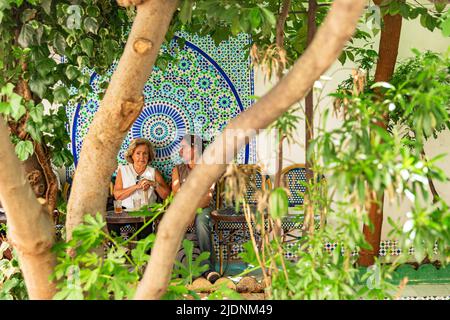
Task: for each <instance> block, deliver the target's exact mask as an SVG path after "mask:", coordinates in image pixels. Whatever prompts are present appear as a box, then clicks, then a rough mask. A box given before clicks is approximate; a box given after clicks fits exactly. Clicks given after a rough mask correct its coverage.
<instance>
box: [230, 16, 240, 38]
mask: <svg viewBox="0 0 450 320" xmlns="http://www.w3.org/2000/svg"><path fill="white" fill-rule="evenodd" d="M239 32H241V25H240V23H239V15H235V16H234V17H233V21H232V22H231V34H232V35H233V36H237V35H238V33H239Z"/></svg>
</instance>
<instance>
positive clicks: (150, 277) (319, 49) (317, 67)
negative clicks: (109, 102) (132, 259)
mask: <svg viewBox="0 0 450 320" xmlns="http://www.w3.org/2000/svg"><path fill="white" fill-rule="evenodd" d="M364 5H365V1H364V0H336V1H334V2H333V4H332V7H331V10H330V12H329V14H328V17H327V18H326V20H325V22H324V24H323V26H322V27H321V28H320V30H319V32H318V33H317V35H316V37H315V39H314V41H313V42H312V43H311V45H310V46H309V48H308V49H307V50H306V51H305V53H304V54H303V56H302V57H301V58H300V59H299V60H298V61H297V62H296V63H295V64H294V66H293V67H292V70H291V71H290V72H289V74H287V75H286V76H285V77H284V78H283V79H282V80H281V81H280V82H279V83H278V84H277V85H276V86H275V87H274V88H273V89H272V90H270V91H269V92H268V93H267V94H266V95H265V96H264V97H262V98H261V99H260V100H258V102H256V103H255V104H254V105H253V106H252V107H250V108H249V109H248V110H246V111H244V112H243V113H241V114H240V115H239V116H237V117H236V118H234V119H233V120H231V121H230V123H229V124H228V126H227V127H226V130H241V131H240V132H239V134H237V143H236V144H235V140H234V139H226V140H225V135H226V132H224V133H222V134H221V135H219V136H218V137H217V138H216V140H215V142H214V143H213V144H211V145H210V146H209V147H208V148H207V149H206V151H205V153H204V155H203V157H202V160H203V161H204V163H200V164H198V165H197V166H196V167H195V168H194V170H193V171H192V172H191V174H190V175H189V177H188V179H187V181H186V182H185V187H184V188H183V189H181V190H180V192H178V193H177V194H176V196H175V198H174V201H173V203H172V205H171V206H170V207H169V209H168V210H167V212H166V213H165V214H164V217H163V219H162V221H161V223H160V225H159V229H158V234H157V237H156V242H155V245H154V248H153V251H152V255H151V257H150V261H149V264H148V266H147V269H146V271H145V274H144V278H143V279H142V281H141V282H140V283H139V286H138V288H137V291H136V295H135V298H136V299H159V298H161V296H162V295H163V294H164V292H165V291H166V288H167V285H168V282H169V280H170V275H171V271H172V267H173V262H174V258H175V255H176V252H177V249H178V248H179V246H180V243H181V239H182V238H183V235H184V232H185V230H186V228H187V227H188V225H189V223H190V222H191V221H192V219H193V217H194V215H195V211H196V209H197V207H198V204H199V203H200V200H201V197H202V195H203V194H204V193H205V192H206V191H207V190H208V188H209V187H210V186H211V185H212V184H213V183H214V182H215V181H216V180H217V179H218V178H219V177H220V175H221V174H222V173H223V171H224V170H225V168H226V165H225V164H222V163H223V161H222V160H223V159H222V156H223V148H224V146H225V147H226V150H234V151H235V153H236V150H240V148H241V147H242V146H243V145H244V144H245V141H246V138H248V137H253V136H254V135H255V134H256V132H257V130H258V129H262V128H265V127H267V126H268V125H269V124H270V123H272V122H273V121H274V120H276V119H277V118H278V117H279V116H281V115H282V114H283V113H284V112H286V111H287V110H288V109H289V108H290V107H291V106H292V105H293V104H294V103H295V102H296V101H298V100H300V99H302V98H303V97H304V96H305V94H306V93H307V92H308V90H310V88H311V87H312V85H313V83H314V81H315V80H316V79H318V78H319V77H320V75H321V74H322V73H323V72H325V71H326V70H327V69H328V68H329V67H330V66H331V64H332V63H333V62H334V61H335V60H336V59H337V58H338V56H339V54H340V52H341V51H342V48H343V47H344V45H345V43H346V42H347V41H348V40H349V39H350V37H351V36H352V34H353V32H354V31H355V27H356V24H357V22H358V19H359V16H360V14H361V13H362V10H363V8H364ZM216 158H217V159H216ZM232 158H233V155H232V154H229V153H227V159H226V160H227V161H230V160H231V159H232ZM216 160H219V161H216Z"/></svg>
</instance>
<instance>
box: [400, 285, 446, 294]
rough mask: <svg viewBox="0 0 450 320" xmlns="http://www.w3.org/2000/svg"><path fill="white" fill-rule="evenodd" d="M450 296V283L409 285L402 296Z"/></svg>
mask: <svg viewBox="0 0 450 320" xmlns="http://www.w3.org/2000/svg"><path fill="white" fill-rule="evenodd" d="M426 296H441V297H450V284H417V285H409V286H406V288H405V289H404V290H403V293H402V297H426Z"/></svg>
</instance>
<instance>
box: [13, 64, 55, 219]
mask: <svg viewBox="0 0 450 320" xmlns="http://www.w3.org/2000/svg"><path fill="white" fill-rule="evenodd" d="M22 70H23V71H24V72H25V71H26V70H27V65H26V64H25V63H22ZM15 91H16V93H17V94H19V95H20V96H21V97H22V98H23V99H24V100H25V101H30V100H32V99H33V96H32V93H31V90H30V86H29V85H28V82H27V81H25V80H23V79H20V80H19V81H18V83H17V86H16V88H15ZM28 117H29V114H28V111H27V113H26V115H25V116H24V117H22V119H20V121H19V122H18V123H11V125H10V128H11V126H13V127H15V128H11V129H12V130H13V131H15V132H16V134H17V135H18V136H19V138H20V139H22V140H30V141H32V139H31V137H30V135H29V134H28V132H26V130H25V126H26V123H27V121H28ZM33 144H34V152H35V153H34V154H33V155H32V157H31V161H32V162H34V163H37V164H38V165H39V167H36V166H35V165H32V166H30V165H25V172H26V175H27V178H28V180H29V181H30V184H31V187H32V188H33V190H34V192H35V194H36V197H38V198H39V197H45V201H46V205H47V209H48V212H49V213H50V214H51V215H52V214H53V211H54V210H55V208H56V200H57V196H58V180H57V178H56V175H55V173H54V172H53V169H52V165H51V158H50V155H49V153H48V152H46V151H45V146H44V145H43V144H39V143H37V142H34V143H33ZM28 168H29V169H30V170H27V169H28ZM37 171H39V172H37ZM41 175H42V177H43V178H44V179H45V190H44V191H42V190H41V189H42V185H43V183H42V181H41V180H42V179H41V178H40V176H41ZM38 176H39V177H38ZM41 191H42V192H41ZM42 193H44V194H42Z"/></svg>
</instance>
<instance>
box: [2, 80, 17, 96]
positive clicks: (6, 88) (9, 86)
mask: <svg viewBox="0 0 450 320" xmlns="http://www.w3.org/2000/svg"><path fill="white" fill-rule="evenodd" d="M13 90H14V85H13V84H12V83H7V84H6V85H5V86H4V87H3V88H2V90H1V94H6V95H7V96H10V95H11V94H12V93H13Z"/></svg>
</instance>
